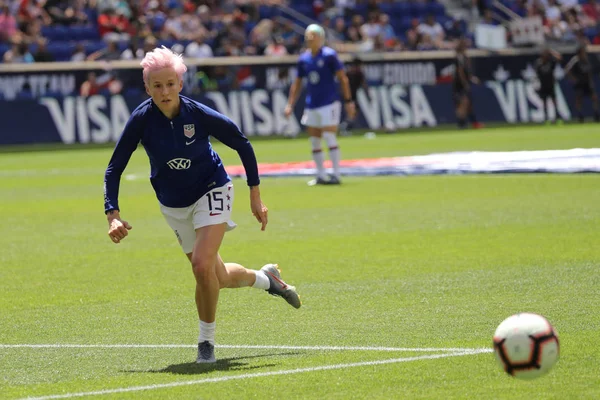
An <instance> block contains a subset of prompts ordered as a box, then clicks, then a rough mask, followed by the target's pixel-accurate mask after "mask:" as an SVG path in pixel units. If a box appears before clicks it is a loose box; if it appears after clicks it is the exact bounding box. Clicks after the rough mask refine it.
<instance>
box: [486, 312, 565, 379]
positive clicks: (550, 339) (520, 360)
mask: <svg viewBox="0 0 600 400" xmlns="http://www.w3.org/2000/svg"><path fill="white" fill-rule="evenodd" d="M494 353H495V354H496V360H497V361H498V363H499V364H500V366H501V367H502V368H503V369H504V371H506V373H507V374H509V375H512V376H514V377H515V378H519V379H534V378H537V377H539V376H542V375H544V374H546V373H547V372H548V371H550V369H551V368H552V366H553V365H554V364H556V361H558V353H559V343H558V335H557V334H556V331H555V330H554V328H553V327H552V325H550V323H549V322H548V320H546V318H544V317H542V316H541V315H538V314H532V313H521V314H515V315H512V316H510V317H508V318H507V319H505V320H504V321H502V323H501V324H500V325H499V326H498V329H496V333H495V334H494Z"/></svg>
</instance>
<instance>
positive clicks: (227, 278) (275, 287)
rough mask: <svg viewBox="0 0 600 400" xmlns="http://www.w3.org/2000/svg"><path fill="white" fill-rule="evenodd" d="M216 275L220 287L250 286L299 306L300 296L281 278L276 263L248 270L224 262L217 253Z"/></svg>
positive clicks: (238, 265)
mask: <svg viewBox="0 0 600 400" xmlns="http://www.w3.org/2000/svg"><path fill="white" fill-rule="evenodd" d="M216 271H217V277H218V279H219V284H220V287H221V288H240V287H246V286H252V287H253V288H257V289H262V290H266V291H267V292H268V293H269V294H272V295H274V296H280V297H283V298H284V299H285V300H286V301H287V302H288V303H289V304H290V305H291V306H293V307H294V308H300V306H301V305H302V303H301V302H300V296H298V293H297V292H296V288H295V287H294V286H291V285H288V284H287V283H285V282H284V281H283V280H282V279H281V274H280V272H279V267H278V266H277V264H266V265H265V266H263V267H262V268H261V269H260V270H259V271H255V270H250V269H247V268H245V267H244V266H242V265H240V264H237V263H225V262H223V259H221V256H219V255H217V265H216Z"/></svg>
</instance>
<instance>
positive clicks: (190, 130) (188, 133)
mask: <svg viewBox="0 0 600 400" xmlns="http://www.w3.org/2000/svg"><path fill="white" fill-rule="evenodd" d="M183 134H184V135H185V137H188V138H191V137H192V136H194V135H195V134H196V128H194V124H188V125H184V126H183Z"/></svg>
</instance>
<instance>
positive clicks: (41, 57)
mask: <svg viewBox="0 0 600 400" xmlns="http://www.w3.org/2000/svg"><path fill="white" fill-rule="evenodd" d="M47 44H48V40H46V39H44V38H43V37H39V38H38V39H37V45H38V47H37V50H36V51H35V53H34V54H33V58H34V60H35V62H53V61H55V58H54V56H53V55H52V53H50V52H49V51H48V48H47Z"/></svg>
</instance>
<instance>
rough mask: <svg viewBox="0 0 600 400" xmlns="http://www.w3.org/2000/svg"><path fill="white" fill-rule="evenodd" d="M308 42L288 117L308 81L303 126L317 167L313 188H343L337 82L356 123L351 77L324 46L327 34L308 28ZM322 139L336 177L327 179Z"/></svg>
mask: <svg viewBox="0 0 600 400" xmlns="http://www.w3.org/2000/svg"><path fill="white" fill-rule="evenodd" d="M304 40H305V42H306V47H308V49H307V50H306V51H305V52H304V53H302V54H301V55H300V58H299V60H298V76H297V78H296V80H295V81H294V83H292V86H291V87H290V96H289V99H288V103H287V105H286V107H285V116H286V117H289V116H290V115H291V114H292V112H293V110H294V104H296V99H297V97H298V95H299V93H300V90H301V88H302V80H303V79H304V78H308V85H307V88H306V90H307V94H306V101H305V106H304V108H305V109H304V115H303V116H302V121H301V122H302V124H303V125H305V126H306V127H307V131H308V135H309V136H310V143H311V146H312V155H313V159H314V160H315V164H316V167H317V177H316V179H315V180H312V181H310V182H309V185H314V184H317V185H327V184H340V182H341V181H340V149H339V146H338V142H337V138H336V133H337V131H338V125H339V124H340V118H341V111H342V110H341V105H340V102H339V95H338V92H337V87H336V86H337V84H336V82H335V79H336V78H337V79H338V81H339V82H340V85H341V87H342V92H343V93H342V94H343V96H344V104H345V105H346V114H347V116H348V118H349V119H353V118H354V116H355V114H356V108H355V105H354V101H353V100H352V93H351V92H350V85H349V83H348V77H347V76H346V72H345V71H344V65H343V64H342V62H341V61H340V59H339V58H338V56H337V53H336V52H335V50H333V49H332V48H330V47H327V46H325V45H324V42H325V31H324V30H323V28H322V27H321V26H319V25H316V24H313V25H309V26H308V27H307V28H306V31H305V34H304ZM321 138H323V139H325V143H327V147H328V148H329V157H330V158H331V163H332V164H333V175H332V176H331V177H329V179H328V178H327V175H326V173H325V166H324V162H325V156H324V155H323V150H322V148H321Z"/></svg>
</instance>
